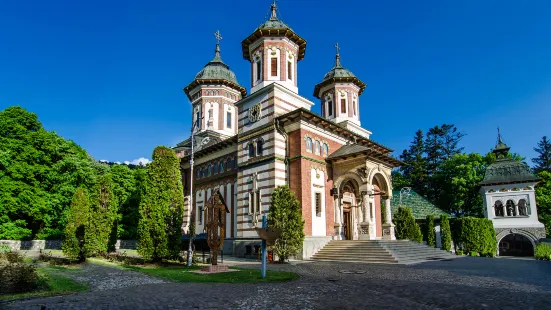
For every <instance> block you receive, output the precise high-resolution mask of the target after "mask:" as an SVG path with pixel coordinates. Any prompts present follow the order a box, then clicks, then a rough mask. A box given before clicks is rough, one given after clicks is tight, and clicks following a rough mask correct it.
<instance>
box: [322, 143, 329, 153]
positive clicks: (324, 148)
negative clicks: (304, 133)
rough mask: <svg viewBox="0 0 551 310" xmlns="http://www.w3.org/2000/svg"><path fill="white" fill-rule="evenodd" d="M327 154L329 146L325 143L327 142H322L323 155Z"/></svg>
mask: <svg viewBox="0 0 551 310" xmlns="http://www.w3.org/2000/svg"><path fill="white" fill-rule="evenodd" d="M327 155H329V146H328V145H327V143H324V144H323V156H327Z"/></svg>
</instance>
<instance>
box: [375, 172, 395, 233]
mask: <svg viewBox="0 0 551 310" xmlns="http://www.w3.org/2000/svg"><path fill="white" fill-rule="evenodd" d="M371 184H373V191H374V202H375V203H374V208H373V212H374V213H375V235H376V236H377V237H378V238H380V237H382V236H383V223H385V222H387V221H390V219H385V220H383V217H386V214H390V213H386V212H384V211H383V205H382V204H383V203H385V204H386V200H388V199H389V198H390V197H389V196H390V193H389V188H390V186H389V184H388V182H387V180H386V178H385V177H384V176H383V175H382V174H381V173H375V174H374V175H373V179H372V181H371ZM385 207H387V206H385ZM372 214H373V213H372Z"/></svg>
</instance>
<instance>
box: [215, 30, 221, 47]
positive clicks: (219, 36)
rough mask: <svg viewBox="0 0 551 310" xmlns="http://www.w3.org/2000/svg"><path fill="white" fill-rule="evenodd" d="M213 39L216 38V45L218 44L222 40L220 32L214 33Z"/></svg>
mask: <svg viewBox="0 0 551 310" xmlns="http://www.w3.org/2000/svg"><path fill="white" fill-rule="evenodd" d="M214 37H215V38H216V41H218V42H217V43H218V44H220V40H222V35H221V34H220V30H216V32H215V33H214Z"/></svg>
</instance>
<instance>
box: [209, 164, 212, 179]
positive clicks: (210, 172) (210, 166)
mask: <svg viewBox="0 0 551 310" xmlns="http://www.w3.org/2000/svg"><path fill="white" fill-rule="evenodd" d="M211 175H212V165H209V174H208V176H209V177H210V176H211Z"/></svg>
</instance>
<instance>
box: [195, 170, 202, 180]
mask: <svg viewBox="0 0 551 310" xmlns="http://www.w3.org/2000/svg"><path fill="white" fill-rule="evenodd" d="M200 177H201V170H199V169H198V170H197V171H195V178H197V179H198V178H200Z"/></svg>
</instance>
